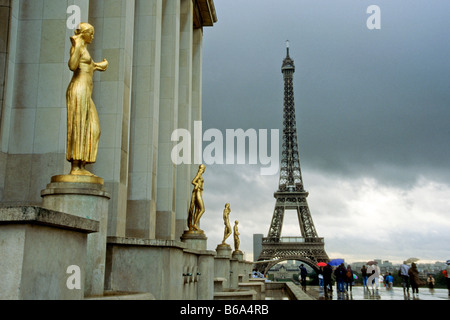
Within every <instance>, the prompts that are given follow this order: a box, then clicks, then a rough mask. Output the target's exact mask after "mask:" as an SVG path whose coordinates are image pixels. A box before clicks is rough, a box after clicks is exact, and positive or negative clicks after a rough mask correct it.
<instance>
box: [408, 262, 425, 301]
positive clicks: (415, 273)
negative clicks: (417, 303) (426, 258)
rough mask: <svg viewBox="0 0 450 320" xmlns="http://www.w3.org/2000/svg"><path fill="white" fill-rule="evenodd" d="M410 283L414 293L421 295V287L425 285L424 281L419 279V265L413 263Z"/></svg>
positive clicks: (410, 269)
mask: <svg viewBox="0 0 450 320" xmlns="http://www.w3.org/2000/svg"><path fill="white" fill-rule="evenodd" d="M408 275H409V281H410V283H411V289H412V293H413V294H414V293H417V294H419V286H420V285H423V281H422V280H421V279H420V278H419V270H417V265H416V264H415V263H414V262H413V263H412V264H411V268H409V270H408Z"/></svg>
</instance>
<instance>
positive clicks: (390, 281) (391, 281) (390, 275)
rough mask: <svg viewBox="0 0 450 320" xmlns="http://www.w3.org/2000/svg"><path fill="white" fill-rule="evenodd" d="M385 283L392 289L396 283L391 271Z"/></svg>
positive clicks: (387, 287)
mask: <svg viewBox="0 0 450 320" xmlns="http://www.w3.org/2000/svg"><path fill="white" fill-rule="evenodd" d="M384 283H385V286H386V289H392V287H393V285H394V277H393V276H392V274H391V273H390V272H389V273H387V275H386V278H385V280H384Z"/></svg>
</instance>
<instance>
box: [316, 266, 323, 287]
mask: <svg viewBox="0 0 450 320" xmlns="http://www.w3.org/2000/svg"><path fill="white" fill-rule="evenodd" d="M317 277H318V278H319V288H320V289H322V288H323V267H319V271H318V273H317Z"/></svg>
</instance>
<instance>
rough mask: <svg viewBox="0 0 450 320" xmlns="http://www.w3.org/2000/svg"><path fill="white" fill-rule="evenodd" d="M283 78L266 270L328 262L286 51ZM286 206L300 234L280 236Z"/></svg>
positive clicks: (262, 263) (262, 259)
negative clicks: (306, 175)
mask: <svg viewBox="0 0 450 320" xmlns="http://www.w3.org/2000/svg"><path fill="white" fill-rule="evenodd" d="M281 71H282V73H283V78H284V112H283V146H282V154H281V165H280V180H279V186H278V191H277V192H275V193H274V197H275V199H276V204H275V209H274V212H273V217H272V222H271V224H270V229H269V233H268V235H267V237H266V238H263V240H262V251H261V254H260V256H259V257H258V261H257V269H259V270H260V271H265V273H267V271H268V270H269V269H270V268H271V267H272V266H274V265H275V264H277V263H278V262H281V261H284V260H301V261H303V262H305V263H306V264H308V265H310V266H311V267H313V268H314V269H317V266H316V264H317V263H318V262H328V260H329V258H328V255H327V254H326V252H325V242H324V239H323V238H319V236H318V235H317V231H316V228H315V227H314V223H313V220H312V217H311V213H310V211H309V207H308V202H307V201H306V198H307V197H308V192H306V191H305V189H304V186H303V180H302V174H301V170H300V159H299V152H298V143H297V123H296V120H295V104H294V86H293V80H294V72H295V65H294V60H292V59H291V57H290V56H289V42H287V55H286V58H285V59H284V61H283V65H282V68H281ZM285 210H296V211H297V216H298V222H299V224H300V232H301V237H281V229H282V227H283V219H284V213H285Z"/></svg>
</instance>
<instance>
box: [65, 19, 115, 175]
mask: <svg viewBox="0 0 450 320" xmlns="http://www.w3.org/2000/svg"><path fill="white" fill-rule="evenodd" d="M70 40H71V42H72V48H71V49H70V59H69V68H70V70H71V71H73V78H72V81H71V82H70V84H69V87H68V88H67V93H66V101H67V153H66V158H67V161H69V162H71V163H72V169H71V171H70V174H71V175H78V176H94V175H93V174H92V173H90V172H89V171H87V170H86V168H85V166H86V165H87V164H91V163H95V162H96V160H97V151H98V142H99V139H100V123H99V120H98V115H97V110H96V108H95V104H94V102H93V101H92V98H91V95H92V89H93V81H92V77H93V75H94V71H105V70H106V69H107V68H108V61H106V59H105V60H103V61H102V62H100V63H95V62H94V61H93V60H92V58H91V55H90V54H89V52H88V50H87V45H88V44H90V43H92V41H93V40H94V27H93V26H92V25H90V24H89V23H85V22H83V23H81V24H80V25H79V27H78V29H76V30H75V35H74V36H72V37H71V38H70Z"/></svg>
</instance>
